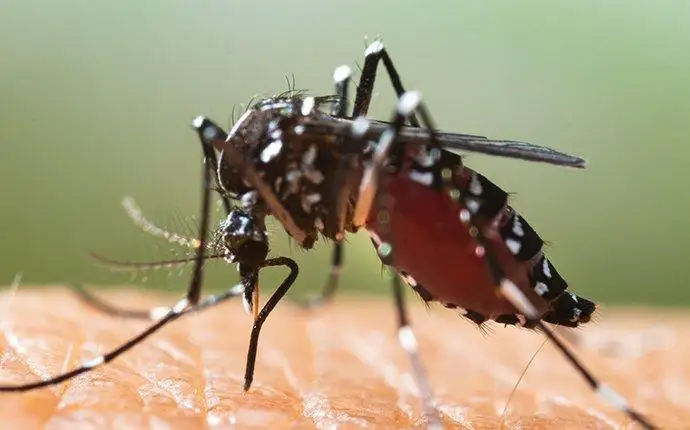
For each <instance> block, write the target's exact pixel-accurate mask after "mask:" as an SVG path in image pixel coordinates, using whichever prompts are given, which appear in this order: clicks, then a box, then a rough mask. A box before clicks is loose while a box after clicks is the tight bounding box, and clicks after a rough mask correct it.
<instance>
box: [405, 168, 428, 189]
mask: <svg viewBox="0 0 690 430" xmlns="http://www.w3.org/2000/svg"><path fill="white" fill-rule="evenodd" d="M409 176H410V179H412V180H413V181H415V182H417V183H420V184H422V185H426V186H430V185H431V184H432V183H433V182H434V174H433V173H431V172H419V171H417V170H410V175H409Z"/></svg>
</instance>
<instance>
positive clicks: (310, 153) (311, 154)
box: [302, 145, 316, 166]
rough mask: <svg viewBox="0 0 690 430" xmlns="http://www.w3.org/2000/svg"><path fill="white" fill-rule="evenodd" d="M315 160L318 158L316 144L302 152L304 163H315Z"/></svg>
mask: <svg viewBox="0 0 690 430" xmlns="http://www.w3.org/2000/svg"><path fill="white" fill-rule="evenodd" d="M314 160H316V145H311V146H310V147H309V149H307V150H306V151H304V154H302V164H305V165H307V166H311V165H312V164H314Z"/></svg>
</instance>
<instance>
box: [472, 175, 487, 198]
mask: <svg viewBox="0 0 690 430" xmlns="http://www.w3.org/2000/svg"><path fill="white" fill-rule="evenodd" d="M482 192H484V189H483V188H482V184H481V182H479V178H478V177H477V174H476V173H472V179H470V193H472V194H474V195H475V196H481V195H482Z"/></svg>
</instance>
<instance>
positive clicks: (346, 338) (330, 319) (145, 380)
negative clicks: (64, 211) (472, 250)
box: [0, 286, 690, 429]
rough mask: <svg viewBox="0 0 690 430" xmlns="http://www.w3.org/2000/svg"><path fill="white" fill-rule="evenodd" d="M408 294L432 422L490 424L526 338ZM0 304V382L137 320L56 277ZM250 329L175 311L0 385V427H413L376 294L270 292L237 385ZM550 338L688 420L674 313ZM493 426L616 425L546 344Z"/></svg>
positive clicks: (689, 331)
mask: <svg viewBox="0 0 690 430" xmlns="http://www.w3.org/2000/svg"><path fill="white" fill-rule="evenodd" d="M265 294H266V292H265V291H264V297H263V299H264V300H265V299H266V297H265ZM102 296H103V297H104V298H107V299H109V300H111V301H113V302H115V303H118V304H121V305H131V306H135V307H141V308H146V307H149V306H155V305H163V304H172V303H174V302H175V300H176V298H175V297H172V296H169V295H168V296H166V295H149V294H146V293H144V292H141V291H137V290H130V289H122V290H108V291H104V292H102ZM408 298H409V299H410V300H408V303H409V305H410V311H411V316H412V322H413V327H414V328H415V331H416V334H417V336H418V339H419V342H420V348H421V353H422V357H423V360H424V363H425V364H426V366H427V370H428V372H429V377H430V379H431V383H432V386H433V387H434V390H435V393H436V396H437V399H438V403H439V405H440V410H441V412H442V416H443V419H444V424H445V425H446V427H448V428H474V429H484V428H486V429H496V428H500V423H501V418H500V414H501V411H502V410H503V408H504V406H505V403H506V400H507V399H508V397H509V395H510V392H511V391H512V389H513V387H514V386H515V384H516V381H517V379H518V377H519V375H520V373H521V372H522V370H523V369H524V368H525V365H526V363H527V362H528V361H529V359H530V357H531V356H532V354H534V352H535V351H536V350H537V349H538V348H539V346H540V344H541V343H542V337H541V336H540V335H538V334H535V333H532V332H530V331H527V330H524V329H518V328H512V327H511V328H502V327H501V326H499V325H497V324H490V325H488V326H487V327H488V328H489V329H488V330H485V331H482V330H479V329H477V328H476V327H475V326H473V325H472V324H470V323H468V322H466V321H464V320H462V319H461V318H460V317H459V316H457V315H454V314H453V313H452V312H451V311H449V310H445V309H442V308H440V307H439V306H435V307H432V308H431V309H430V310H427V309H425V308H424V306H422V305H421V304H420V303H419V301H418V300H417V299H415V298H413V297H412V294H411V293H408ZM0 312H1V313H0V322H1V323H2V324H1V325H0V327H1V328H2V332H1V333H0V381H2V383H9V382H15V383H18V382H22V381H24V382H26V381H33V380H35V379H37V378H40V377H42V376H48V375H53V374H55V373H57V372H59V371H60V370H61V369H64V368H68V367H72V366H75V365H76V364H77V363H78V362H79V361H81V360H84V359H88V358H91V357H94V356H96V355H98V354H101V353H103V352H104V351H105V350H106V349H110V348H112V347H114V346H116V345H118V344H119V343H120V342H122V341H124V340H125V339H126V338H127V337H130V336H133V335H134V334H135V333H137V332H138V331H139V330H141V329H143V328H144V327H145V326H146V324H147V323H146V322H143V321H125V320H122V319H116V318H111V317H108V316H104V315H101V314H99V313H98V312H96V311H94V310H92V309H90V308H87V307H85V306H84V305H82V304H81V303H80V302H78V301H77V300H76V298H75V297H74V296H73V295H71V294H70V293H68V292H67V291H66V290H65V289H62V288H55V289H47V288H42V289H31V288H28V287H25V286H22V287H21V288H20V289H19V291H18V292H16V293H11V292H7V291H5V292H4V293H2V294H1V295H0ZM250 327H251V319H250V317H249V316H248V315H247V314H245V312H244V311H243V310H242V306H241V304H240V303H226V304H223V305H221V306H219V307H217V308H215V309H212V310H209V311H206V312H204V314H201V315H191V316H188V317H185V318H183V319H182V320H180V321H177V322H174V323H173V324H171V325H170V326H168V327H167V328H164V329H163V330H162V331H160V332H159V333H157V334H155V335H154V336H153V337H151V338H149V339H148V340H147V341H145V342H144V344H142V345H140V346H138V347H135V348H134V349H133V350H131V351H130V352H128V353H126V354H125V355H124V356H122V357H121V358H120V359H117V360H116V361H114V362H112V363H111V364H109V365H107V366H104V367H100V368H98V369H96V370H95V371H93V372H91V373H88V374H86V375H82V376H80V377H78V378H76V379H75V380H73V381H70V382H66V383H64V384H62V385H59V386H57V387H52V388H48V389H42V390H39V391H35V392H30V393H24V394H17V393H9V394H7V393H2V394H0V428H2V429H4V428H23V429H33V428H50V429H63V428H65V429H67V428H80V429H81V428H84V429H90V428H115V427H117V428H155V429H168V428H174V429H186V428H189V429H196V428H233V423H234V424H237V425H238V426H239V427H241V428H278V429H279V428H304V429H311V428H333V427H332V426H333V425H335V424H337V425H338V428H345V429H349V428H360V427H361V428H391V427H393V428H422V427H421V426H420V424H421V423H420V405H419V402H418V399H417V398H416V397H415V396H414V394H413V389H414V387H411V385H412V383H411V381H412V379H411V376H410V375H409V371H410V369H409V366H408V363H407V360H406V357H405V356H404V354H403V352H402V350H401V349H400V348H399V347H398V345H397V340H396V337H395V318H394V312H393V306H392V302H391V301H390V300H386V299H384V298H357V299H355V298H348V297H342V296H341V297H339V298H337V299H336V302H335V303H334V304H333V305H332V306H330V307H327V308H325V309H319V310H316V311H312V312H305V311H303V310H300V309H297V308H295V307H294V306H292V305H289V304H288V303H287V302H285V303H281V304H280V305H279V306H278V307H277V308H276V311H275V314H272V315H271V317H269V319H268V322H267V323H266V325H265V326H264V331H263V332H262V337H261V340H260V342H259V345H260V348H259V355H258V360H257V368H256V375H255V378H254V385H253V386H252V388H251V390H250V391H249V392H248V393H243V392H242V378H243V374H244V360H245V354H246V348H247V342H248V335H249V330H250ZM561 333H564V330H561ZM566 336H567V337H568V338H570V339H571V340H574V341H575V343H576V345H577V346H576V349H577V353H578V355H580V356H581V357H583V358H584V359H585V360H586V363H588V365H589V366H590V367H591V368H592V369H593V370H595V371H596V372H597V373H598V374H599V375H600V376H601V377H602V378H605V380H606V381H607V382H608V383H609V384H610V385H612V386H613V387H615V388H616V389H617V390H619V391H620V392H621V393H622V394H624V395H625V396H626V397H627V398H628V399H629V400H630V401H631V402H632V403H634V404H635V405H636V406H637V407H638V408H640V409H641V410H642V411H643V412H645V413H646V414H648V416H649V417H650V418H651V419H653V421H654V422H656V423H657V424H658V425H660V426H662V427H663V428H683V426H684V425H686V423H688V422H690V408H688V403H687V398H688V393H689V392H690V383H689V382H688V379H687V378H688V376H690V363H688V362H687V360H686V359H685V357H686V356H687V354H688V352H690V351H688V346H687V345H688V342H687V341H685V340H684V339H688V338H690V318H688V317H687V316H682V315H681V314H680V313H676V314H674V313H669V312H662V311H646V310H610V309H603V310H602V311H601V313H600V319H599V320H598V321H597V322H593V323H590V324H589V325H587V326H586V327H585V328H583V329H581V330H578V331H576V332H572V331H571V332H569V333H567V334H566ZM506 428H531V429H556V428H558V429H609V428H632V427H629V423H628V422H627V421H626V419H625V418H624V417H623V416H622V415H621V414H620V413H618V412H616V411H615V410H613V409H612V408H610V407H608V406H606V405H604V404H602V403H601V402H600V401H599V400H598V398H597V397H596V396H595V395H593V394H592V393H590V392H589V390H588V389H587V387H586V385H585V384H584V383H583V382H582V381H581V380H580V379H579V377H578V376H577V375H576V374H575V372H574V371H573V370H572V369H570V368H569V367H568V366H567V365H566V363H565V362H564V361H563V360H562V359H561V357H560V356H558V354H557V352H556V351H555V350H553V349H552V348H551V347H550V346H549V345H547V346H545V347H544V348H543V349H542V350H541V352H540V353H539V354H538V356H537V358H536V359H535V360H534V362H533V363H532V365H531V367H530V368H529V370H528V372H527V374H526V376H525V378H524V380H523V381H522V382H521V383H520V386H519V387H518V389H517V392H516V394H515V396H514V397H513V399H512V401H511V404H510V409H509V412H508V414H507V417H506Z"/></svg>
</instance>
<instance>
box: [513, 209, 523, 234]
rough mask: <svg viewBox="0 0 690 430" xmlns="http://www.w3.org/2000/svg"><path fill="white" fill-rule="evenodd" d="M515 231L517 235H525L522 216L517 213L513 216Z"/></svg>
mask: <svg viewBox="0 0 690 430" xmlns="http://www.w3.org/2000/svg"><path fill="white" fill-rule="evenodd" d="M513 233H515V236H519V237H522V236H524V235H525V230H524V229H523V228H522V223H521V222H520V216H519V215H518V214H515V215H514V217H513Z"/></svg>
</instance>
